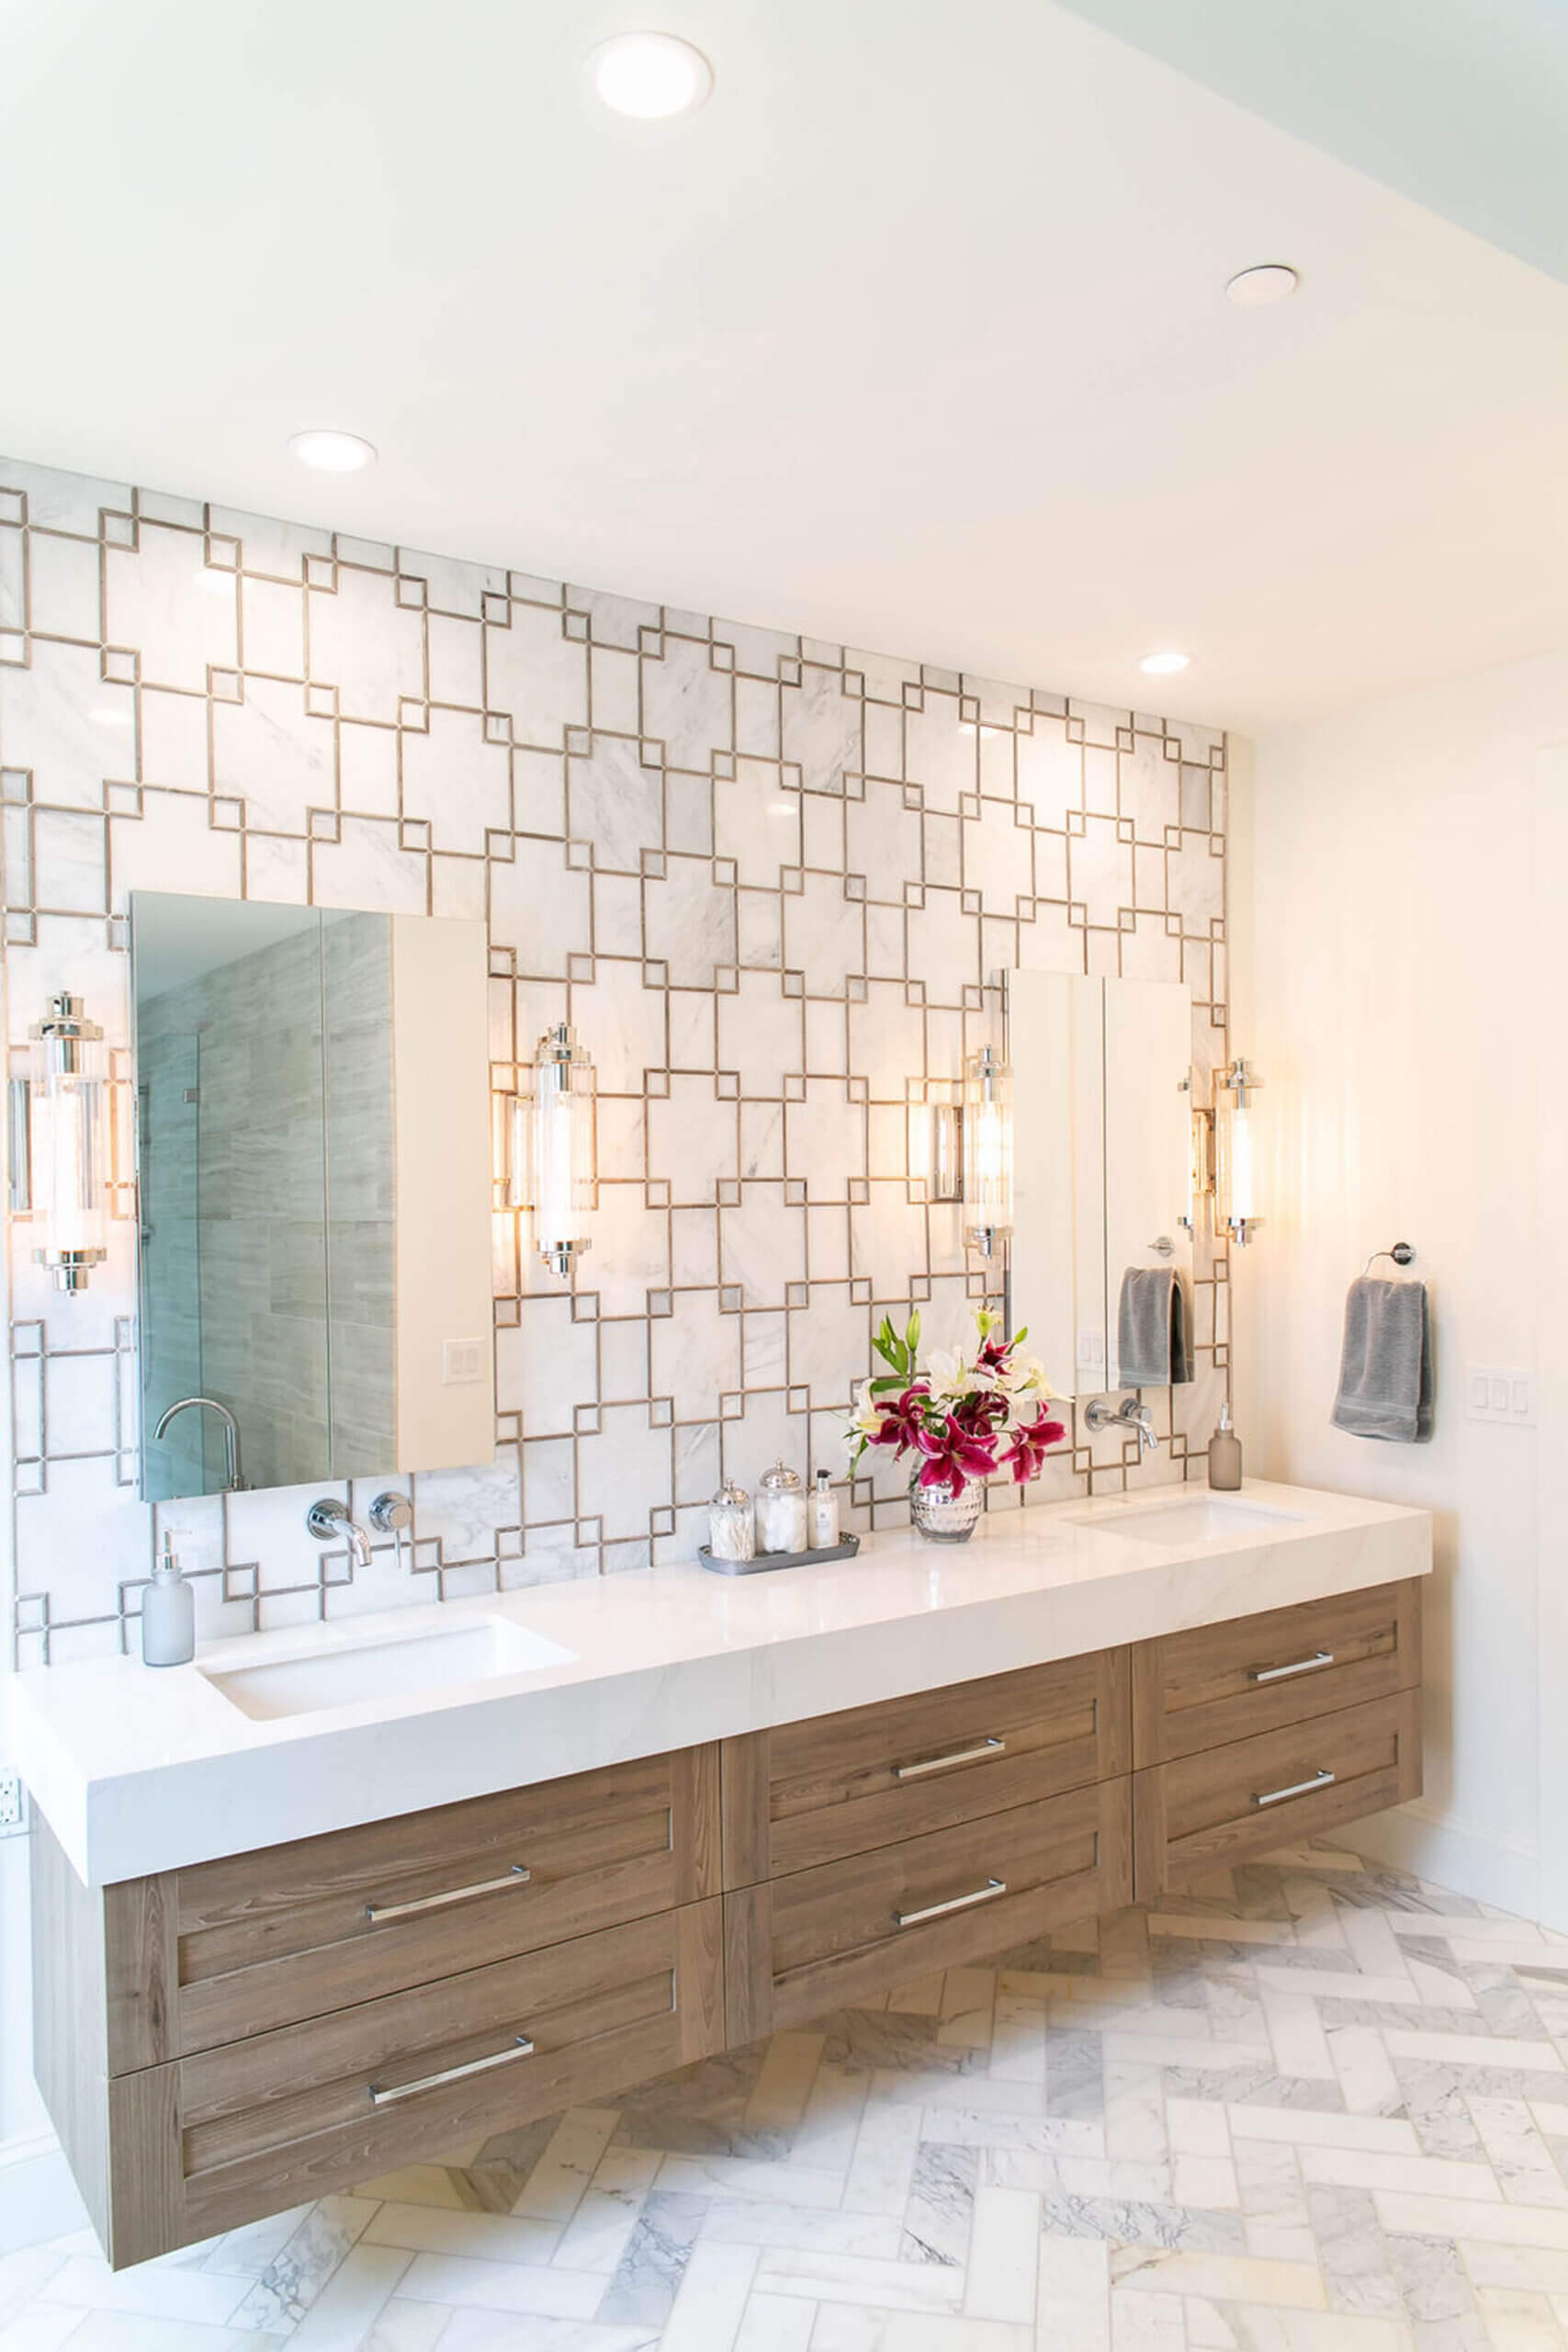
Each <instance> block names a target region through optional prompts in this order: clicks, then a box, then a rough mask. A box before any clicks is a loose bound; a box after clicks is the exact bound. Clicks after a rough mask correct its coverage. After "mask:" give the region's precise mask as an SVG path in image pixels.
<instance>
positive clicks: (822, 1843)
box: [725, 1649, 1129, 1884]
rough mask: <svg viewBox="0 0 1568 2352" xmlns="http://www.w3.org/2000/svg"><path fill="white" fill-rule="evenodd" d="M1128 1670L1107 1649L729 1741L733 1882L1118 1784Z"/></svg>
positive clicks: (1124, 1763)
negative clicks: (751, 1812)
mask: <svg viewBox="0 0 1568 2352" xmlns="http://www.w3.org/2000/svg"><path fill="white" fill-rule="evenodd" d="M1127 1670H1128V1669H1127V1652H1126V1651H1125V1650H1124V1649H1118V1650H1107V1651H1101V1652H1098V1653H1096V1654H1094V1655H1091V1656H1090V1657H1076V1658H1066V1659H1063V1660H1061V1661H1060V1662H1059V1663H1056V1664H1054V1665H1050V1666H1039V1667H1028V1668H1023V1669H1021V1671H1020V1672H1018V1673H1016V1674H998V1675H990V1676H987V1678H986V1679H984V1680H982V1681H976V1682H960V1683H955V1684H953V1685H951V1686H950V1687H949V1688H947V1689H944V1690H941V1691H918V1692H916V1693H915V1694H914V1695H913V1696H911V1697H909V1698H907V1699H890V1700H886V1701H884V1702H881V1703H880V1704H878V1705H875V1706H871V1707H854V1708H851V1709H848V1710H847V1711H846V1712H844V1713H840V1714H832V1715H818V1716H816V1717H814V1718H813V1719H812V1720H810V1721H809V1722H807V1723H799V1724H786V1725H785V1726H784V1728H783V1729H781V1730H777V1731H773V1732H771V1733H762V1734H759V1735H757V1736H756V1737H755V1738H754V1739H752V1740H737V1741H731V1742H729V1743H728V1745H727V1747H726V1751H725V1766H726V1785H725V1806H726V1840H727V1858H728V1859H729V1860H733V1861H735V1863H736V1865H737V1867H736V1869H735V1870H734V1871H727V1877H728V1883H731V1884H738V1883H744V1882H745V1880H746V1879H747V1878H750V1877H756V1878H768V1877H779V1876H782V1875H784V1874H785V1873H787V1872H791V1871H803V1870H810V1869H813V1868H815V1867H817V1866H818V1865H819V1864H821V1863H824V1862H829V1861H834V1860H839V1859H840V1857H843V1856H846V1855H850V1854H860V1853H869V1852H871V1851H872V1850H873V1849H879V1848H881V1847H884V1846H887V1845H891V1844H893V1843H895V1842H897V1841H898V1840H900V1839H903V1838H911V1837H915V1836H918V1835H919V1834H921V1833H922V1832H925V1831H928V1830H936V1829H942V1828H945V1827H947V1826H951V1825H953V1824H956V1823H959V1822H964V1821H974V1820H977V1819H979V1818H980V1817H982V1816H983V1815H989V1814H994V1813H1001V1812H1005V1811H1008V1810H1009V1809H1010V1808H1011V1807H1013V1806H1016V1805H1021V1804H1027V1803H1030V1802H1031V1801H1032V1800H1036V1799H1039V1798H1042V1797H1047V1796H1052V1795H1055V1794H1056V1793H1057V1792H1061V1791H1063V1790H1066V1789H1072V1788H1081V1787H1086V1786H1088V1785H1089V1784H1090V1783H1091V1782H1093V1781H1103V1780H1110V1779H1112V1778H1114V1777H1115V1775H1116V1774H1118V1773H1119V1772H1124V1771H1125V1770H1127V1768H1128V1762H1129V1753H1128V1731H1127V1722H1128V1690H1127ZM748 1806H751V1807H754V1808H755V1809H756V1815H757V1818H756V1820H755V1822H754V1823H753V1824H750V1825H748V1824H746V1823H745V1822H744V1820H743V1819H742V1818H741V1817H740V1816H743V1815H744V1814H745V1812H746V1809H747V1808H748ZM748 1830H749V1831H750V1834H749V1835H748V1834H746V1833H747V1831H748ZM736 1831H739V1832H740V1833H741V1834H739V1835H733V1834H732V1833H733V1832H736ZM748 1847H749V1849H750V1866H748V1862H747V1858H746V1854H745V1852H744V1851H743V1849H746V1848H748ZM759 1865H760V1867H759Z"/></svg>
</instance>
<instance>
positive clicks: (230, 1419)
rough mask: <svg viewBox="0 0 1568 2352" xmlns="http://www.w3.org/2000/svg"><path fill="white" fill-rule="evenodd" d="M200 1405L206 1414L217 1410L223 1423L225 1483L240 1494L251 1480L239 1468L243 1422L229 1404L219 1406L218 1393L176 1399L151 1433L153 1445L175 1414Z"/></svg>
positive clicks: (192, 1409)
mask: <svg viewBox="0 0 1568 2352" xmlns="http://www.w3.org/2000/svg"><path fill="white" fill-rule="evenodd" d="M198 1408H199V1410H200V1411H202V1412H204V1413H216V1414H217V1416H218V1418H219V1419H220V1421H221V1422H222V1424H223V1467H224V1479H223V1483H224V1486H225V1487H226V1488H227V1489H228V1491H229V1493H230V1494H231V1495H237V1494H242V1493H243V1492H244V1490H245V1489H246V1488H247V1487H249V1485H250V1483H251V1482H250V1480H249V1479H248V1478H247V1477H246V1476H245V1475H244V1472H243V1470H242V1468H241V1467H240V1424H239V1422H238V1421H237V1420H236V1419H234V1416H233V1414H232V1413H231V1411H230V1410H229V1408H228V1406H227V1405H220V1403H219V1402H218V1399H217V1397H178V1398H176V1400H175V1403H174V1404H172V1405H171V1406H170V1407H169V1408H168V1411H167V1412H166V1413H164V1414H163V1415H162V1416H161V1418H160V1419H159V1422H158V1426H157V1428H156V1429H155V1430H153V1432H152V1439H153V1442H154V1444H155V1443H156V1442H157V1441H158V1440H159V1439H160V1438H161V1437H162V1436H163V1434H164V1430H166V1429H167V1428H168V1426H169V1423H170V1422H171V1421H172V1420H173V1419H174V1418H175V1414H176V1413H189V1412H193V1411H195V1410H197V1409H198Z"/></svg>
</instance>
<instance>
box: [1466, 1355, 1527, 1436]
mask: <svg viewBox="0 0 1568 2352" xmlns="http://www.w3.org/2000/svg"><path fill="white" fill-rule="evenodd" d="M1464 1412H1465V1419H1467V1420H1471V1421H1499V1422H1504V1423H1506V1425H1507V1426H1508V1427H1509V1428H1510V1429H1516V1430H1533V1429H1534V1427H1535V1374H1534V1373H1533V1372H1510V1371H1508V1370H1506V1368H1504V1367H1500V1366H1498V1365H1496V1364H1486V1363H1472V1364H1467V1365H1466V1366H1465V1371H1464Z"/></svg>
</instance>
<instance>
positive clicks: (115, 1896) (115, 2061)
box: [103, 1871, 180, 2075]
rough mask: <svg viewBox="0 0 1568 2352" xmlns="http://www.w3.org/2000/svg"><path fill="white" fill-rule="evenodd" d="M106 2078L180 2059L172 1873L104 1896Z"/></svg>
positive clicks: (138, 1881)
mask: <svg viewBox="0 0 1568 2352" xmlns="http://www.w3.org/2000/svg"><path fill="white" fill-rule="evenodd" d="M103 1900H104V1935H105V1953H106V1968H107V1996H108V2070H109V2073H110V2074H111V2075H128V2074H131V2073H133V2072H134V2071H135V2070H136V2069H137V2068H138V2067H141V2066H158V2065H162V2064H163V2063H164V2060H165V2059H169V2058H175V2057H177V2056H178V2054H179V1991H180V1944H179V1921H178V1917H177V1901H176V1885H175V1876H174V1873H173V1872H172V1871H165V1872H164V1873H163V1874H162V1875H161V1876H159V1877H157V1878H133V1879H125V1880H123V1881H121V1882H120V1883H118V1884H117V1885H114V1886H106V1887H105V1889H104V1897H103Z"/></svg>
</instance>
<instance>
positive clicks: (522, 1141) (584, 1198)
mask: <svg viewBox="0 0 1568 2352" xmlns="http://www.w3.org/2000/svg"><path fill="white" fill-rule="evenodd" d="M530 1078H531V1088H530V1091H529V1092H528V1093H526V1094H519V1095H517V1096H516V1097H515V1099H514V1101H513V1106H512V1138H511V1150H510V1154H509V1157H510V1159H511V1163H512V1195H511V1203H510V1205H511V1206H512V1207H513V1208H520V1209H530V1210H532V1212H533V1217H534V1243H535V1247H536V1250H538V1253H539V1257H540V1260H541V1261H542V1262H543V1263H544V1264H545V1265H547V1266H548V1267H550V1268H551V1270H552V1271H553V1272H556V1273H558V1274H560V1275H563V1276H564V1275H568V1274H570V1272H571V1270H572V1268H573V1266H574V1265H575V1264H576V1262H577V1261H578V1259H579V1258H581V1255H582V1253H583V1252H584V1250H589V1249H592V1241H591V1239H590V1238H589V1236H588V1233H587V1231H586V1230H585V1227H586V1224H587V1220H588V1217H589V1216H590V1214H591V1213H592V1210H593V1208H594V1207H595V1206H596V1205H597V1202H598V1162H597V1141H596V1093H595V1087H596V1080H595V1076H594V1069H593V1064H592V1059H591V1058H590V1057H589V1055H588V1052H587V1050H586V1048H585V1047H584V1046H581V1044H580V1043H579V1041H578V1036H577V1033H576V1031H575V1030H574V1029H571V1028H569V1027H568V1025H567V1023H565V1022H564V1021H563V1022H558V1023H556V1025H555V1026H554V1027H553V1028H550V1029H547V1030H546V1031H545V1034H544V1035H543V1036H542V1037H541V1038H540V1040H539V1043H538V1046H537V1047H536V1050H535V1054H534V1061H533V1068H532V1070H531V1072H530Z"/></svg>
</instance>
